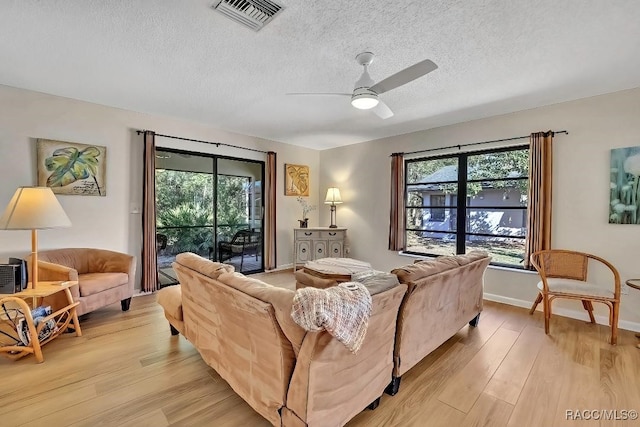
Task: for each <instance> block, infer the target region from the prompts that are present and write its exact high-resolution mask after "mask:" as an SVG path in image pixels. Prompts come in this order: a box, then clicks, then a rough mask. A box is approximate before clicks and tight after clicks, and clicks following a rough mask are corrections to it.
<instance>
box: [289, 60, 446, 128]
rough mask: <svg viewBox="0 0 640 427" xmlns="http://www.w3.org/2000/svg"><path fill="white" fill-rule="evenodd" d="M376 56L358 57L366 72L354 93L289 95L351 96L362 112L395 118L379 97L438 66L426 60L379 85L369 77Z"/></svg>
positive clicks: (384, 80) (380, 82) (381, 81)
mask: <svg viewBox="0 0 640 427" xmlns="http://www.w3.org/2000/svg"><path fill="white" fill-rule="evenodd" d="M373 57H374V54H373V53H371V52H362V53H359V54H358V55H357V56H356V61H358V64H360V65H362V66H363V67H364V71H363V73H362V75H361V76H360V78H359V79H358V81H357V82H356V84H355V87H354V89H353V93H298V92H297V93H288V94H287V95H303V96H307V95H320V96H349V97H351V105H353V106H354V107H356V108H358V109H361V110H369V109H371V110H372V111H373V112H374V113H375V114H376V115H377V116H378V117H380V118H382V119H388V118H389V117H391V116H393V111H391V109H390V108H389V107H388V106H387V104H385V103H384V102H382V100H381V99H380V98H379V97H378V95H381V94H383V93H385V92H388V91H390V90H391V89H395V88H397V87H400V86H402V85H404V84H407V83H409V82H411V81H413V80H415V79H417V78H418V77H422V76H424V75H425V74H428V73H430V72H432V71H434V70H435V69H437V68H438V66H437V65H436V64H435V63H434V62H433V61H431V60H429V59H425V60H424V61H420V62H418V63H417V64H413V65H412V66H410V67H407V68H405V69H404V70H401V71H398V72H397V73H395V74H393V75H391V76H389V77H387V78H386V79H383V80H380V81H379V82H378V83H374V81H373V79H372V78H371V76H369V71H368V68H367V67H369V65H371V63H372V62H373Z"/></svg>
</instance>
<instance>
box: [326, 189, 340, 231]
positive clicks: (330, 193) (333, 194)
mask: <svg viewBox="0 0 640 427" xmlns="http://www.w3.org/2000/svg"><path fill="white" fill-rule="evenodd" d="M340 203H342V198H341V197H340V190H338V189H337V188H335V187H331V188H329V189H328V190H327V197H325V199H324V204H325V205H331V225H330V226H329V228H338V226H337V225H336V205H339V204H340Z"/></svg>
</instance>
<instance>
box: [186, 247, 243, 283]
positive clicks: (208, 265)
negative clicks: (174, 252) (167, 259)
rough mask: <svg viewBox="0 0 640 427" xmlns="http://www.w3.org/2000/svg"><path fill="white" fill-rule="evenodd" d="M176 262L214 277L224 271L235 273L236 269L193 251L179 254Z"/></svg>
mask: <svg viewBox="0 0 640 427" xmlns="http://www.w3.org/2000/svg"><path fill="white" fill-rule="evenodd" d="M176 262H178V263H180V264H182V265H184V266H185V267H189V268H190V269H192V270H195V271H197V272H198V273H200V274H204V275H205V276H208V277H211V278H212V279H217V278H218V276H220V275H221V274H222V273H233V272H234V271H235V268H234V267H233V266H232V265H229V264H222V263H219V262H214V261H211V260H208V259H206V258H202V257H201V256H199V255H196V254H194V253H192V252H183V253H181V254H178V256H176Z"/></svg>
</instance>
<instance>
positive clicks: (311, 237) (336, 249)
mask: <svg viewBox="0 0 640 427" xmlns="http://www.w3.org/2000/svg"><path fill="white" fill-rule="evenodd" d="M293 235H294V241H293V247H294V256H295V259H294V262H293V266H294V270H296V269H298V268H299V267H303V266H304V264H305V263H306V262H307V261H314V260H316V259H320V258H343V257H344V254H345V245H346V239H347V229H346V228H329V227H313V228H295V229H294V230H293Z"/></svg>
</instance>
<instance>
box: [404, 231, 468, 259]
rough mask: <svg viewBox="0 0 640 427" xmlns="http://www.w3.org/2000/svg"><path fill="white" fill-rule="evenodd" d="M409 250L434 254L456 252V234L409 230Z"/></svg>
mask: <svg viewBox="0 0 640 427" xmlns="http://www.w3.org/2000/svg"><path fill="white" fill-rule="evenodd" d="M406 251H407V252H416V253H421V254H432V255H452V254H455V253H456V235H455V234H452V233H435V232H428V231H407V249H406Z"/></svg>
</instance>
